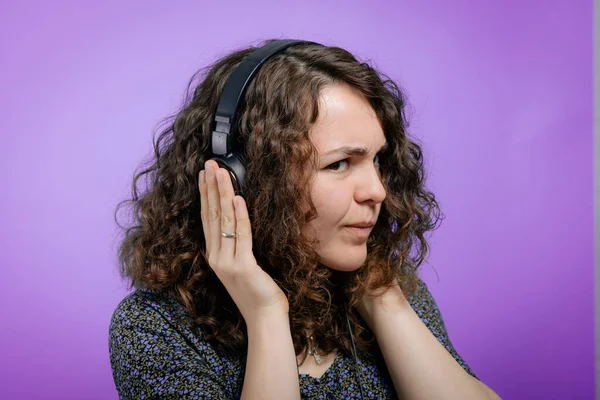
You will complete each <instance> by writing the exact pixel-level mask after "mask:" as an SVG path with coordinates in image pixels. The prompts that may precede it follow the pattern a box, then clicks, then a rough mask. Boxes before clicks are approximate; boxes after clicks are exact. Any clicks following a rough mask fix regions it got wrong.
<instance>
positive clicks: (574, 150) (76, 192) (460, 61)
mask: <svg viewBox="0 0 600 400" xmlns="http://www.w3.org/2000/svg"><path fill="white" fill-rule="evenodd" d="M83 3H84V2H76V1H72V2H66V1H60V2H57V1H54V2H42V1H37V2H35V3H34V2H30V1H23V2H17V1H9V2H2V3H1V5H0V65H1V66H2V73H1V75H0V76H1V78H0V96H1V98H0V102H1V110H2V111H1V112H2V114H1V118H0V128H1V132H2V143H3V151H2V153H3V154H2V157H0V171H1V173H2V190H1V197H0V199H1V200H0V201H1V205H2V207H1V210H2V211H1V212H2V219H1V221H2V222H1V225H0V243H1V244H2V252H1V253H0V265H1V266H2V276H1V283H0V285H1V287H0V289H1V290H0V296H1V297H0V304H2V307H0V318H1V319H0V320H1V321H2V326H1V330H0V332H1V340H0V398H3V399H26V398H39V399H110V398H116V397H117V394H116V390H115V388H114V384H113V381H112V375H111V370H110V364H109V358H108V343H107V340H108V335H107V333H108V324H109V321H110V317H111V315H112V312H113V310H114V308H115V307H116V305H117V304H118V302H119V301H120V300H121V299H122V298H123V297H124V295H125V294H126V289H125V285H124V284H123V283H122V282H121V281H120V280H119V278H118V275H117V273H116V262H115V260H116V259H115V251H116V246H117V243H118V242H117V239H116V238H117V236H116V232H117V231H116V229H115V226H114V224H113V219H112V213H113V210H114V207H115V206H116V204H117V202H118V201H120V200H122V199H123V198H125V196H127V195H128V194H129V192H130V189H129V187H130V182H131V176H132V173H133V170H134V168H135V167H136V166H137V165H138V163H139V162H140V161H141V160H142V159H143V158H144V157H145V156H146V155H148V154H149V151H150V143H151V133H152V130H153V129H154V128H155V126H156V124H157V123H158V122H159V120H160V119H161V118H162V117H164V116H166V115H167V114H169V113H171V112H172V111H175V110H176V108H177V107H178V105H179V104H180V101H181V99H182V94H183V90H184V88H185V85H186V83H187V80H188V79H189V77H190V76H191V75H192V73H193V72H194V71H196V70H197V69H199V68H200V67H202V66H204V65H206V64H207V63H209V62H211V61H213V60H214V59H215V58H216V57H218V56H221V55H224V54H225V53H227V52H229V51H231V50H233V49H234V48H237V47H241V46H245V45H247V44H251V43H252V44H257V43H258V41H259V40H262V39H267V38H271V37H280V38H281V37H295V38H307V39H311V40H316V41H320V42H323V43H326V44H332V45H339V46H341V47H345V48H347V49H348V50H350V51H352V52H354V53H355V54H356V55H357V56H358V57H360V58H362V59H364V60H372V61H373V63H374V64H375V65H376V66H377V67H378V68H380V69H381V70H383V71H384V72H386V73H387V74H388V75H390V76H391V77H392V78H393V79H395V80H397V81H398V82H399V83H400V84H401V85H402V86H403V87H404V88H405V89H406V90H407V93H408V96H409V101H410V103H411V105H412V112H411V116H412V117H411V121H412V124H411V131H412V133H413V134H414V135H415V136H417V137H419V138H421V140H423V142H424V150H425V156H426V159H427V165H428V170H429V176H430V180H429V182H430V186H431V188H432V189H433V190H434V191H435V193H436V194H437V196H438V199H439V201H440V202H441V205H442V207H443V210H444V212H445V213H446V215H447V219H446V220H445V222H444V223H443V224H442V226H441V228H440V229H439V230H438V231H437V232H436V233H435V234H434V235H433V236H432V238H431V241H432V253H431V256H430V258H429V264H424V265H423V269H422V271H423V277H424V278H425V279H426V281H427V282H428V283H429V286H430V289H431V291H432V292H433V294H434V296H435V297H436V300H437V302H438V304H439V306H440V309H441V311H442V313H443V316H444V319H445V321H446V324H447V327H448V330H449V332H450V337H451V339H452V341H453V343H454V345H455V346H456V347H457V349H458V351H459V353H460V354H461V355H462V356H463V357H464V358H465V359H466V360H467V362H468V363H469V364H470V365H471V367H472V368H473V369H474V370H475V372H476V373H477V374H478V376H479V377H480V378H481V379H482V381H484V382H485V383H486V384H487V385H489V386H490V387H492V388H493V389H494V390H495V391H496V392H497V393H498V394H499V395H500V396H502V397H503V398H507V399H531V398H544V399H563V398H569V399H591V398H593V394H594V351H593V350H594V335H593V333H594V330H593V329H594V328H593V327H594V324H593V322H594V320H593V317H594V312H593V218H592V216H593V193H592V189H593V186H592V183H593V181H592V161H593V160H592V157H593V154H592V141H593V138H592V122H593V120H592V86H593V85H592V79H593V78H592V59H593V52H592V22H593V21H592V1H591V0H587V1H572V0H564V1H553V2H548V1H528V2H523V1H517V0H512V1H504V2H493V4H492V2H471V1H465V0H461V1H456V0H455V1H429V2H408V1H397V0H396V1H392V0H390V1H387V2H384V1H378V2H377V1H373V2H367V1H364V2H348V1H343V2H333V1H327V2H320V1H319V2H317V1H301V2H300V1H299V2H295V3H291V2H289V3H287V4H285V5H284V6H281V4H282V2H280V1H254V2H247V1H236V2H235V4H234V2H232V1H228V2H216V3H215V2H198V1H195V2H192V1H187V2H185V1H178V2H166V1H165V2H159V1H139V2H136V3H134V2H131V1H130V2H116V1H109V2H106V1H105V2H93V3H92V2H86V3H85V5H84V4H83ZM417 3H418V4H417ZM483 3H486V4H485V5H484V4H483ZM433 268H435V271H434V269H433ZM436 271H437V276H436ZM438 277H439V278H438Z"/></svg>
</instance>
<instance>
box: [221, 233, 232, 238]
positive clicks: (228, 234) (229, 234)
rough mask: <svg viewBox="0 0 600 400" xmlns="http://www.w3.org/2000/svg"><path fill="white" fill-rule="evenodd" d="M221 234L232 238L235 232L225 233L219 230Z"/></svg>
mask: <svg viewBox="0 0 600 400" xmlns="http://www.w3.org/2000/svg"><path fill="white" fill-rule="evenodd" d="M221 236H223V237H224V238H234V237H235V233H225V232H223V231H221Z"/></svg>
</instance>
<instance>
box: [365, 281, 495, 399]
mask: <svg viewBox="0 0 600 400" xmlns="http://www.w3.org/2000/svg"><path fill="white" fill-rule="evenodd" d="M419 291H421V296H420V299H423V298H425V299H427V297H429V299H430V301H429V302H428V304H430V305H432V306H433V307H435V302H433V298H431V295H430V294H429V292H428V290H427V287H426V286H425V284H424V283H421V284H420V288H419ZM420 299H419V298H418V299H417V301H419V300H420ZM366 302H367V304H366V306H365V307H364V308H362V311H361V314H362V313H365V312H366V313H367V314H365V315H366V316H367V318H365V319H366V321H367V323H368V324H369V325H370V327H371V329H372V330H373V333H374V335H375V338H376V339H377V343H378V344H379V347H380V349H381V352H382V354H383V357H384V360H385V363H386V366H387V368H388V371H389V373H390V376H391V377H392V381H393V383H394V387H395V388H396V391H397V392H398V394H399V395H401V396H402V398H403V399H409V400H416V399H427V400H430V399H440V400H441V399H494V400H495V399H499V397H498V395H497V394H496V393H494V391H492V390H491V389H490V388H489V387H487V386H486V385H484V384H483V383H481V382H480V381H479V380H478V379H476V378H475V377H474V376H472V375H470V374H469V373H467V371H466V370H465V368H463V367H462V366H461V365H460V364H459V363H458V362H457V360H456V359H455V358H454V357H453V356H452V355H451V354H450V352H449V350H448V349H447V348H446V347H444V345H442V343H440V340H441V341H446V342H447V347H451V345H450V342H449V340H444V338H441V339H440V340H439V339H438V338H436V336H435V335H434V334H433V333H432V331H431V330H430V329H429V327H428V326H427V325H425V323H424V322H423V321H422V320H421V318H420V317H419V315H418V314H417V313H416V312H415V310H413V308H412V306H411V305H410V303H409V302H408V301H407V300H406V298H405V297H404V295H403V294H402V291H401V290H400V288H399V287H398V286H395V287H393V288H391V289H389V290H388V291H387V292H386V293H384V294H383V295H381V296H378V297H372V298H370V299H368V300H366ZM429 311H433V310H429ZM427 314H428V315H429V316H431V315H433V314H435V315H437V318H439V320H437V321H429V324H430V325H434V324H435V323H436V322H437V324H436V325H438V326H439V327H441V331H442V334H443V335H445V327H444V324H443V321H442V320H441V315H440V314H439V311H438V312H437V313H431V312H428V313H427ZM446 339H447V336H446ZM452 349H453V348H452ZM465 366H466V364H465Z"/></svg>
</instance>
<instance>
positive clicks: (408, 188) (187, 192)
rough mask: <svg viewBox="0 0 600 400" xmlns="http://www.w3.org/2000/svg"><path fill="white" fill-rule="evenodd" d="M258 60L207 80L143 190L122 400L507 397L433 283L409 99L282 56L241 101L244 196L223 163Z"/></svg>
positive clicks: (113, 334) (115, 349) (120, 375)
mask: <svg viewBox="0 0 600 400" xmlns="http://www.w3.org/2000/svg"><path fill="white" fill-rule="evenodd" d="M276 42H277V41H267V42H266V44H265V47H267V46H271V45H273V44H274V43H276ZM254 50H255V48H248V49H244V50H240V51H236V52H234V53H232V54H230V55H228V56H226V57H224V58H222V59H221V60H219V61H218V62H217V63H215V64H214V65H213V66H211V67H210V68H209V69H208V71H206V73H204V74H199V75H200V76H199V79H198V80H199V83H197V82H196V80H195V79H192V82H191V83H190V88H193V91H192V90H190V92H192V93H193V96H191V98H189V99H188V100H187V101H186V103H185V106H184V107H183V109H182V110H181V111H180V112H179V113H178V114H177V115H176V116H175V118H174V119H173V122H172V123H171V124H170V125H169V126H168V127H167V128H166V129H165V130H164V131H163V132H162V133H161V135H160V136H159V138H158V140H157V141H156V143H155V156H156V159H155V160H154V162H153V163H152V164H151V166H150V167H149V168H147V169H145V170H143V171H141V172H140V173H138V174H137V175H136V176H135V178H134V184H133V199H131V200H129V201H128V202H127V203H125V204H131V205H132V206H133V215H134V217H135V221H134V223H133V224H132V226H130V227H128V229H127V230H126V233H125V237H124V240H123V243H122V245H121V248H120V253H119V256H120V262H121V272H122V274H123V276H124V277H125V278H127V279H129V280H130V282H131V287H132V288H136V290H135V291H134V292H132V293H131V294H130V295H128V296H127V297H126V298H125V299H124V300H123V301H122V302H121V303H120V304H119V306H118V307H117V309H116V311H115V313H114V315H113V319H112V322H111V326H110V357H111V365H112V368H113V376H114V379H115V383H116V386H117V390H118V392H119V395H120V397H121V398H132V399H134V398H135V399H138V398H147V397H150V398H161V399H162V398H177V399H183V398H186V399H187V398H218V399H226V398H240V397H241V398H244V399H255V398H267V399H294V398H296V399H298V398H335V399H338V398H397V397H401V398H404V399H430V398H439V399H444V398H448V399H458V398H460V399H468V398H473V399H475V398H477V399H479V398H497V396H496V395H495V393H494V392H493V391H492V390H491V389H489V388H488V387H487V386H485V385H484V384H483V383H481V382H480V381H479V380H478V379H477V378H476V376H475V374H474V373H473V372H472V371H471V370H470V368H469V367H468V366H467V364H466V363H465V362H464V361H463V360H462V359H461V357H460V356H459V355H458V354H457V352H456V351H455V349H454V348H453V346H452V344H451V342H450V340H449V338H448V335H447V333H446V330H445V327H444V323H443V321H442V318H441V315H440V313H439V310H438V309H437V306H436V304H435V301H434V300H433V298H432V297H431V294H430V293H429V291H428V289H427V286H426V285H425V283H424V282H423V281H421V280H420V279H419V277H418V275H417V269H418V267H419V265H420V264H421V262H422V261H423V260H424V258H425V256H426V252H427V242H426V240H425V233H426V232H427V231H430V230H432V229H434V228H435V226H436V224H437V222H438V221H439V217H440V213H439V207H438V204H437V203H436V201H435V198H434V196H433V194H431V193H430V192H429V191H428V190H427V189H426V188H425V186H424V170H423V163H422V154H421V149H420V147H419V146H418V145H417V144H416V143H415V142H414V141H413V140H411V139H410V138H409V137H408V135H407V132H406V128H407V122H406V118H405V115H404V107H405V105H404V101H405V100H404V97H403V95H402V93H401V91H400V90H399V89H398V87H397V86H396V85H395V84H394V83H393V82H392V81H390V80H389V79H387V78H382V77H381V76H382V75H381V74H378V73H377V72H376V71H375V70H374V69H373V68H372V67H370V66H369V65H368V64H367V63H360V62H359V61H357V60H356V58H355V57H354V56H352V55H351V54H350V53H349V52H347V51H345V50H343V49H341V48H337V47H326V46H322V45H319V44H316V43H301V44H295V45H293V46H289V47H287V48H284V49H282V50H281V51H279V52H278V53H277V54H274V55H272V57H270V58H269V59H268V60H267V61H265V62H264V64H262V65H261V66H260V68H259V69H258V70H257V71H256V74H255V75H254V76H253V78H252V80H251V81H250V82H249V83H248V85H247V88H246V90H245V91H244V92H243V96H241V95H240V98H241V100H242V101H241V103H240V104H239V106H238V107H239V109H237V117H236V118H235V122H234V123H233V127H232V129H234V130H235V131H236V132H237V135H238V137H237V139H236V141H235V145H236V146H237V147H238V149H242V150H243V152H244V157H245V161H246V164H247V171H246V176H245V178H244V180H243V182H242V181H240V182H238V181H237V180H232V176H231V175H230V174H229V173H228V172H227V171H226V170H225V169H224V168H221V166H222V163H221V162H216V161H215V160H213V159H212V158H214V154H213V151H214V146H215V142H214V140H215V139H214V138H213V137H212V135H217V134H216V133H213V130H214V129H215V126H218V125H219V124H218V123H217V124H216V125H215V124H213V121H215V119H217V120H218V118H216V117H215V112H216V111H215V110H217V106H218V105H219V107H220V104H219V99H220V97H221V95H222V94H223V92H224V87H225V89H227V86H226V83H227V80H228V78H229V77H230V76H232V73H233V71H234V70H236V67H238V66H240V65H241V63H242V61H243V60H244V59H246V58H247V57H249V56H251V55H252V53H253V51H254ZM254 54H256V53H254ZM246 64H247V63H246ZM240 69H242V68H238V71H239V70H240ZM234 75H235V74H234ZM226 91H227V90H225V92H226ZM219 110H220V108H219ZM217 114H219V112H218V111H217ZM227 121H229V120H227ZM145 176H146V177H148V180H147V182H148V184H149V185H148V188H147V190H146V191H145V192H144V193H139V190H138V187H137V182H138V179H140V178H142V177H145ZM234 177H235V175H234ZM242 190H243V196H240V195H239V194H236V193H242Z"/></svg>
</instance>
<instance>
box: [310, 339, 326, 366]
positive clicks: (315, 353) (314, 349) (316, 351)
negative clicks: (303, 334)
mask: <svg viewBox="0 0 600 400" xmlns="http://www.w3.org/2000/svg"><path fill="white" fill-rule="evenodd" d="M308 355H309V356H313V357H314V358H315V362H316V363H317V365H321V360H322V359H323V357H322V356H321V354H319V347H318V346H315V344H314V339H313V337H312V335H311V336H310V338H309V344H308Z"/></svg>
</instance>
